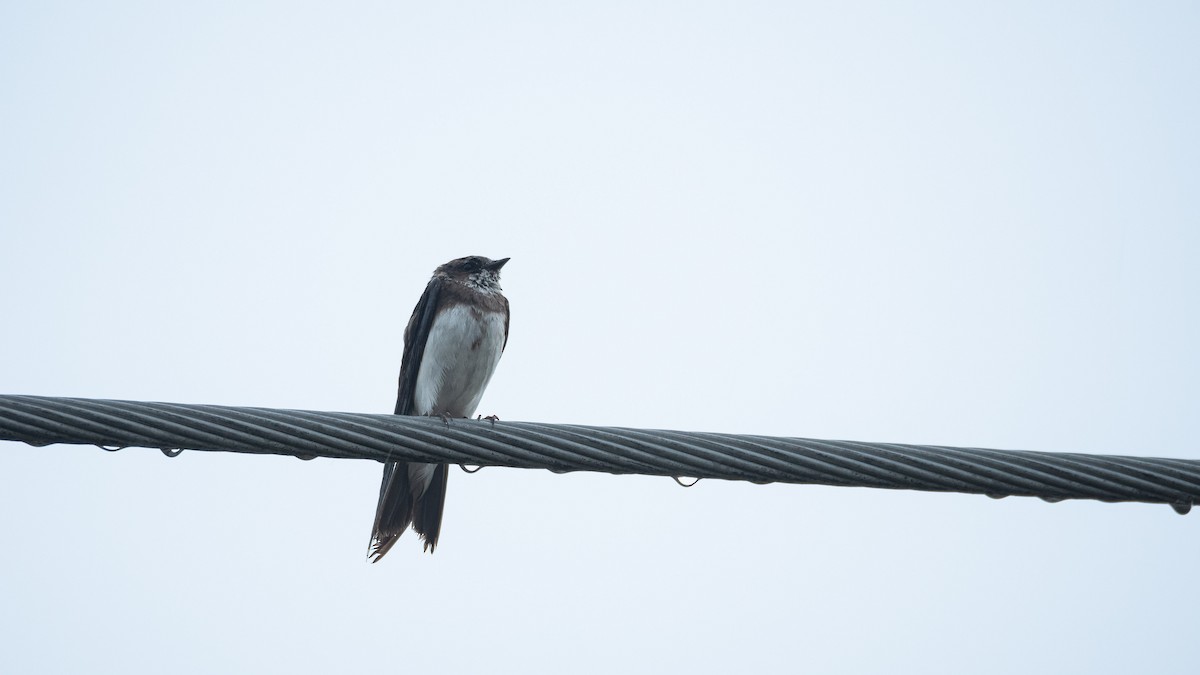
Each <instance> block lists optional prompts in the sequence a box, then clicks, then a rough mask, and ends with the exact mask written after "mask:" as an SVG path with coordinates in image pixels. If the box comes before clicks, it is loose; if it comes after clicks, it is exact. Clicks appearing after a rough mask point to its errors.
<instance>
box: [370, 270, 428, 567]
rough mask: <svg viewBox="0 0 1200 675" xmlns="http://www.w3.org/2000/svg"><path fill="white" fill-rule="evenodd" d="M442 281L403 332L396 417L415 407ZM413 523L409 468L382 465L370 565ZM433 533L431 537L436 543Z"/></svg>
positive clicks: (423, 299) (399, 464)
mask: <svg viewBox="0 0 1200 675" xmlns="http://www.w3.org/2000/svg"><path fill="white" fill-rule="evenodd" d="M442 283H443V282H442V280H441V279H439V278H438V277H434V278H433V279H430V280H429V284H428V285H427V286H425V292H424V293H422V294H421V299H420V300H418V301H417V306H416V307H415V308H414V309H413V313H412V316H411V317H409V319H408V326H407V327H406V328H405V329H404V356H403V357H402V358H401V360H400V384H399V390H398V392H397V394H396V410H395V414H397V415H412V414H414V412H415V411H414V408H415V406H416V391H417V373H419V372H420V371H421V358H422V357H423V356H424V355H425V343H426V341H427V340H428V339H429V328H430V326H432V325H433V317H434V314H436V313H437V307H438V298H439V296H440V295H441V292H442ZM442 486H443V487H442V493H443V494H442V498H443V499H444V498H445V481H444V480H443V482H442ZM412 519H413V500H412V488H411V486H410V485H409V482H408V466H407V464H405V463H404V462H384V465H383V482H382V483H381V484H380V485H379V503H378V504H377V505H376V507H375V525H374V526H373V527H372V528H371V547H370V552H369V556H370V557H371V558H372V560H371V562H378V561H379V559H380V558H382V557H383V556H384V554H385V553H387V552H388V549H390V548H391V547H392V544H395V543H396V540H397V539H399V538H400V535H401V534H404V530H406V529H408V526H409V523H411V522H412ZM436 536H437V534H436V532H435V534H434V537H435V540H436Z"/></svg>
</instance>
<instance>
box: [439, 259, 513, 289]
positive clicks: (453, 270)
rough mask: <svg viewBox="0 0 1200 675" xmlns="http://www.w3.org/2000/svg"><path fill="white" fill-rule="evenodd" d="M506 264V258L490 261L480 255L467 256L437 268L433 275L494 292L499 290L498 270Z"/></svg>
mask: <svg viewBox="0 0 1200 675" xmlns="http://www.w3.org/2000/svg"><path fill="white" fill-rule="evenodd" d="M506 262H508V258H501V259H500V260H492V259H490V258H485V257H483V256H481V255H469V256H467V257H465V258H456V259H454V260H451V261H450V262H448V263H446V264H445V265H442V266H441V267H439V268H437V270H435V271H434V274H436V275H440V276H444V277H446V278H448V279H450V280H452V281H457V282H459V283H460V284H465V285H467V286H470V287H472V288H476V289H479V290H481V291H492V292H496V291H499V290H500V268H501V267H504V263H506Z"/></svg>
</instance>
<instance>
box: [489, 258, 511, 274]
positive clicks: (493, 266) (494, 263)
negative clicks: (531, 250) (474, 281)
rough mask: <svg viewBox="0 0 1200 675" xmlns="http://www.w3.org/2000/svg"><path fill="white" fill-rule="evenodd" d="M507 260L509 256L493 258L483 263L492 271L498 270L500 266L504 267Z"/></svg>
mask: <svg viewBox="0 0 1200 675" xmlns="http://www.w3.org/2000/svg"><path fill="white" fill-rule="evenodd" d="M509 260H511V258H501V259H499V260H493V261H492V262H490V263H488V264H486V265H484V267H485V268H486V269H489V270H491V271H493V272H499V271H500V268H501V267H504V263H506V262H508V261H509Z"/></svg>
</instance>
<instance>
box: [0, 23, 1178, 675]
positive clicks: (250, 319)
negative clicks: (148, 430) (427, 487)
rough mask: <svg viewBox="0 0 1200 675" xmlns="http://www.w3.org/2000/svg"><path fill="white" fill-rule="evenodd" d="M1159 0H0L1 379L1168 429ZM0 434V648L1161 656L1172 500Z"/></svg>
mask: <svg viewBox="0 0 1200 675" xmlns="http://www.w3.org/2000/svg"><path fill="white" fill-rule="evenodd" d="M1197 34H1200V10H1197V9H1196V6H1195V5H1194V3H1184V2H1179V3H1171V2H1162V3H1133V2H1128V3H1103V6H1101V5H1098V4H1097V3H1046V2H1037V3H1001V4H996V3H988V4H972V3H911V4H902V3H894V2H884V3H870V2H860V3H829V4H827V5H812V4H806V3H797V2H739V3H714V2H700V3H662V2H645V1H642V2H605V3H590V4H582V3H565V4H564V3H523V2H515V3H399V2H380V3H338V4H334V3H328V4H320V3H290V2H289V3H282V2H280V3H269V2H264V3H242V2H229V3H223V4H222V3H202V4H200V5H196V6H193V7H188V8H181V7H178V6H174V5H173V4H172V3H137V2H128V3H125V2H112V3H55V2H37V3H32V2H28V3H18V2H9V3H5V4H3V5H0V284H2V285H3V288H4V289H5V292H4V300H3V303H2V305H0V307H2V308H3V311H2V313H0V317H2V319H0V320H2V322H3V326H4V328H3V331H0V390H3V391H4V392H6V393H27V394H46V395H69V396H85V397H99V398H126V399H138V400H165V401H179V402H191V403H222V404H230V405H259V406H271V407H288V408H312V409H326V410H350V411H361V412H389V411H390V410H391V408H392V405H393V397H394V395H395V391H394V389H395V379H396V372H397V370H398V367H399V362H400V352H401V334H402V330H403V325H404V323H405V321H406V320H407V318H408V315H409V312H410V311H411V310H412V307H413V305H414V304H415V302H416V300H417V298H418V296H419V295H420V293H421V290H422V288H423V285H424V283H425V281H426V280H427V278H428V276H429V273H430V272H431V271H432V269H433V268H434V267H436V266H437V265H438V264H440V263H442V262H445V261H446V260H448V259H450V258H453V257H457V256H461V255H467V254H480V255H486V256H490V257H505V256H511V257H512V262H511V263H509V265H508V266H507V267H506V268H505V270H504V280H503V283H504V286H505V290H506V293H507V295H508V297H509V299H510V301H511V303H512V307H513V318H512V333H511V337H510V340H509V348H508V352H507V353H506V355H505V357H504V359H503V360H502V361H501V363H500V368H499V370H498V372H497V374H496V377H495V379H494V380H493V382H492V385H491V388H490V389H489V391H488V393H487V395H486V396H485V397H484V401H483V404H482V407H481V412H483V413H485V414H486V413H496V414H498V415H499V416H500V417H501V418H503V419H511V420H537V421H544V422H573V423H583V424H614V425H622V426H640V427H658V428H674V429H690V430H718V431H728V432H740V433H760V434H772V435H788V436H813V437H826V438H848V439H859V440H877V441H895V442H915V443H943V444H951V445H971V446H984V447H1000V448H1015V449H1030V450H1061V451H1078V452H1097V453H1118V454H1134V455H1156V456H1171V457H1192V458H1197V457H1200V449H1198V448H1197V446H1196V441H1195V439H1196V438H1197V437H1198V435H1200V403H1198V402H1200V384H1198V383H1200V358H1198V357H1197V354H1196V345H1197V344H1200V321H1198V319H1197V315H1196V291H1197V289H1198V288H1200V272H1198V271H1197V258H1198V254H1200V232H1198V226H1200V189H1198V188H1200V131H1198V129H1200V126H1198V125H1197V124H1196V120H1197V119H1200V87H1198V86H1197V82H1198V81H1200V43H1198V42H1197V40H1196V35H1197ZM379 473H380V467H379V465H377V464H374V463H367V462H352V461H332V460H316V461H312V462H299V461H296V460H293V459H289V458H274V457H249V456H243V455H234V454H226V453H213V454H202V453H196V452H191V453H184V454H183V455H182V456H180V457H178V458H176V459H171V460H168V459H166V458H164V457H163V456H162V455H161V454H160V453H158V452H157V451H153V450H137V449H130V450H125V451H122V452H119V453H115V454H110V453H105V452H102V451H100V450H98V449H95V448H85V447H67V446H56V447H47V448H31V447H28V446H24V445H21V444H14V443H4V444H0V540H2V541H3V542H4V551H5V554H4V555H3V556H0V636H3V637H0V646H2V648H0V670H2V671H4V672H21V673H35V672H93V673H105V672H113V673H160V672H171V673H179V674H184V673H204V672H225V673H237V672H256V673H258V672H284V671H286V672H292V673H329V672H351V671H362V670H367V669H370V670H372V671H381V672H393V671H394V672H416V671H429V670H433V669H437V670H438V671H439V672H514V673H515V672H561V671H564V670H566V671H576V672H597V673H610V672H632V673H639V672H647V673H650V672H653V673H662V672H674V671H682V670H684V669H685V668H686V669H687V670H688V671H689V672H694V673H726V672H733V671H745V670H756V671H762V672H794V671H796V670H797V669H808V670H812V671H814V672H836V673H870V672H918V671H919V672H928V673H962V672H972V673H1012V672H1018V671H1019V672H1056V673H1073V672H1077V673H1128V672H1156V671H1157V672H1164V671H1175V672H1178V671H1180V670H1182V669H1186V668H1187V667H1190V666H1191V665H1194V664H1195V663H1196V661H1197V657H1200V648H1198V647H1197V646H1196V641H1195V637H1194V633H1195V631H1194V626H1193V624H1194V619H1195V607H1197V606H1200V590H1198V588H1200V585H1198V584H1197V583H1196V571H1195V561H1196V560H1198V559H1200V516H1197V515H1194V514H1193V515H1192V516H1189V517H1184V518H1181V517H1179V516H1177V515H1175V514H1174V513H1173V512H1172V511H1171V510H1170V508H1169V507H1166V506H1148V505H1108V504H1099V503H1082V502H1080V503H1061V504H1055V505H1051V504H1045V503H1042V502H1040V501H1038V500H1032V499H1007V500H1003V501H993V500H989V499H986V498H984V497H977V496H964V495H938V494H923V493H912V492H888V491H873V490H860V489H835V488H825V487H813V486H779V485H772V486H755V485H748V484H747V485H743V484H734V483H722V482H717V481H706V482H702V483H700V484H699V485H698V486H697V487H695V488H693V489H690V490H683V489H680V488H678V487H676V486H675V484H674V483H672V482H671V481H670V480H668V479H657V478H642V477H613V476H607V475H593V474H579V475H565V476H562V475H552V474H550V473H546V472H534V471H517V470H501V469H489V470H484V471H482V472H481V473H479V474H476V475H471V476H468V475H465V474H463V473H461V472H458V471H455V472H454V473H453V474H452V476H451V480H450V487H449V497H448V501H447V511H446V520H445V525H444V529H443V535H442V541H441V545H440V546H439V548H438V552H437V554H436V555H434V556H428V555H422V554H421V553H420V552H419V551H420V546H419V543H418V540H417V539H416V538H415V537H412V536H411V533H410V534H409V535H406V539H405V540H401V541H400V542H399V543H398V544H397V546H396V547H395V548H394V549H393V551H392V552H391V553H390V554H389V556H388V557H387V558H386V559H385V560H384V561H383V562H382V563H380V564H378V565H374V566H372V565H368V564H367V563H366V562H365V555H366V550H367V539H368V535H369V532H370V526H371V521H372V518H373V515H374V507H375V499H376V496H377V490H378V481H379Z"/></svg>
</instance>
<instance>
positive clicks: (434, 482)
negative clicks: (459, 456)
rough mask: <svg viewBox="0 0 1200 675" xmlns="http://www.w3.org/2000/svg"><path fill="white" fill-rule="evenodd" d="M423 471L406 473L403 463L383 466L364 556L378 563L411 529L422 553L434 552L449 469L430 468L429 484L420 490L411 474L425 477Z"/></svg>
mask: <svg viewBox="0 0 1200 675" xmlns="http://www.w3.org/2000/svg"><path fill="white" fill-rule="evenodd" d="M423 468H424V467H419V466H414V469H416V471H413V470H412V469H410V467H409V464H408V463H405V462H387V463H385V464H384V466H383V482H382V483H381V484H380V486H379V503H378V505H377V506H376V508H375V525H374V527H372V529H371V546H370V548H369V550H368V553H367V556H368V557H369V558H370V559H371V562H373V563H374V562H379V561H380V560H381V559H382V558H383V556H384V555H386V554H387V552H388V551H389V550H391V548H392V546H393V545H394V544H395V543H396V540H397V539H399V538H400V535H402V534H404V531H405V530H406V529H408V526H409V525H412V527H413V529H414V530H416V531H417V534H419V535H421V539H422V540H423V541H424V543H425V547H424V550H426V551H429V552H430V553H432V552H433V550H434V549H435V548H437V540H438V534H439V533H440V532H441V529H442V510H443V509H444V508H445V504H446V482H447V479H448V478H449V474H450V471H449V467H448V466H447V465H445V464H439V465H436V466H435V467H433V471H432V472H431V473H432V475H431V476H430V480H429V484H428V485H426V486H425V487H424V488H421V489H415V488H420V486H417V485H413V482H412V481H413V479H414V474H415V475H416V476H420V475H421V474H423V473H425V472H424V471H423V470H422V469H423Z"/></svg>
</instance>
